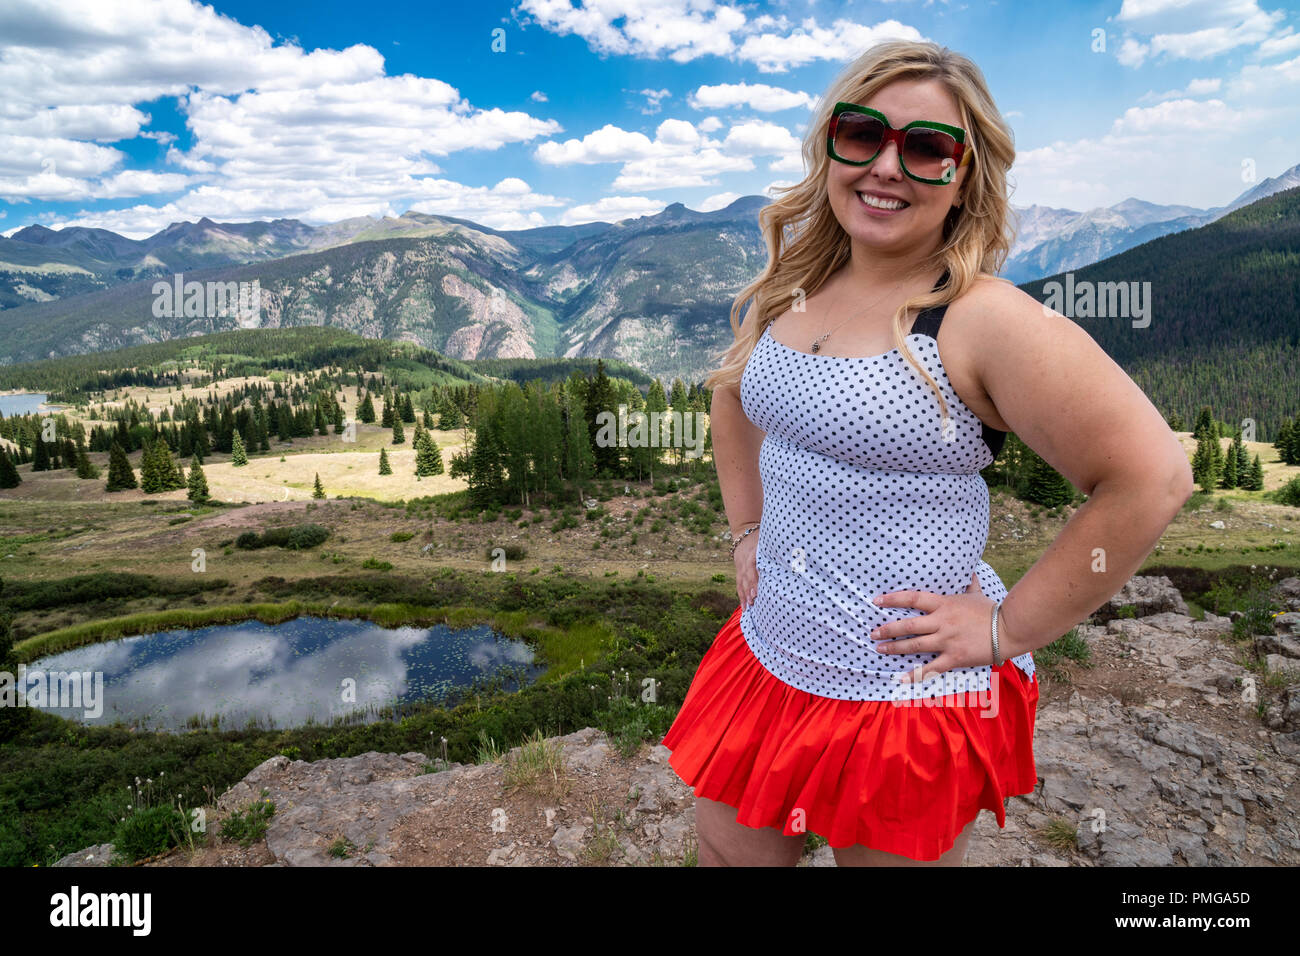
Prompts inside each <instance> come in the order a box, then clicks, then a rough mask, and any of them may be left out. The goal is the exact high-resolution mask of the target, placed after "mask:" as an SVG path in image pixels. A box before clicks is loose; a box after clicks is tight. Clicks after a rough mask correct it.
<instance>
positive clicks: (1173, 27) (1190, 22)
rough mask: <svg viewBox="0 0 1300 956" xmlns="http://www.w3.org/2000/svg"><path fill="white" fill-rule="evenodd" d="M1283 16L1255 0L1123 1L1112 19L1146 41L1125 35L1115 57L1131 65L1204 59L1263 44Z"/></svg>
mask: <svg viewBox="0 0 1300 956" xmlns="http://www.w3.org/2000/svg"><path fill="white" fill-rule="evenodd" d="M1285 17H1286V14H1285V12H1284V11H1282V10H1274V11H1272V12H1267V11H1264V10H1262V9H1260V7H1259V4H1258V3H1257V0H1124V3H1123V5H1122V6H1121V7H1120V11H1119V13H1118V14H1116V16H1115V19H1116V20H1117V21H1118V22H1120V23H1123V24H1125V26H1126V27H1127V28H1128V29H1129V30H1131V31H1132V32H1134V33H1136V34H1139V35H1142V36H1146V37H1147V38H1148V41H1147V42H1142V41H1138V40H1134V39H1131V38H1130V39H1126V40H1125V41H1124V43H1123V45H1122V46H1121V48H1120V50H1119V51H1118V52H1117V53H1116V59H1118V60H1119V62H1120V63H1122V64H1124V65H1125V66H1132V67H1137V66H1140V65H1141V64H1142V62H1143V60H1145V59H1146V58H1147V57H1148V56H1151V57H1157V56H1161V55H1164V56H1166V57H1168V58H1170V59H1186V60H1204V59H1208V58H1209V57H1214V56H1218V55H1220V54H1222V53H1227V52H1228V51H1230V50H1235V49H1237V48H1238V47H1241V46H1257V45H1260V44H1263V43H1266V42H1267V41H1268V40H1269V38H1270V37H1271V36H1272V35H1273V33H1274V30H1275V28H1276V27H1277V25H1278V24H1279V23H1280V22H1281V21H1282V20H1283V19H1285ZM1284 32H1289V30H1287V31H1284ZM1279 36H1280V35H1279Z"/></svg>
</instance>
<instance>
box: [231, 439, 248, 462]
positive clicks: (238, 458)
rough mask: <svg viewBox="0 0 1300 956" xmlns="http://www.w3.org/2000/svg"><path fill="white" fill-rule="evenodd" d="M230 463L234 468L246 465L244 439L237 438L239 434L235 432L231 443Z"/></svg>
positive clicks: (246, 455)
mask: <svg viewBox="0 0 1300 956" xmlns="http://www.w3.org/2000/svg"><path fill="white" fill-rule="evenodd" d="M231 446H232V447H231V449H230V463H231V464H232V465H234V466H235V467H236V468H239V467H240V466H241V465H247V464H248V452H246V451H245V450H244V439H242V438H240V437H239V432H235V437H234V438H233V439H232V441H231Z"/></svg>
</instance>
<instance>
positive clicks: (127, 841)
mask: <svg viewBox="0 0 1300 956" xmlns="http://www.w3.org/2000/svg"><path fill="white" fill-rule="evenodd" d="M186 828H187V824H186V821H185V815H184V814H182V813H181V812H180V811H179V810H177V809H176V808H175V807H171V806H157V807H149V808H148V809H145V810H139V811H137V812H135V813H132V814H131V815H130V816H128V817H127V818H126V819H125V820H123V821H122V822H121V823H120V824H118V827H117V833H116V834H114V836H113V849H114V851H115V852H116V853H119V854H121V855H122V856H124V857H126V859H128V860H132V861H134V860H139V859H143V858H144V857H147V856H154V855H155V854H158V853H162V852H163V851H164V850H170V849H171V848H172V847H174V846H179V845H180V842H181V838H182V835H183V834H184V833H185V831H186Z"/></svg>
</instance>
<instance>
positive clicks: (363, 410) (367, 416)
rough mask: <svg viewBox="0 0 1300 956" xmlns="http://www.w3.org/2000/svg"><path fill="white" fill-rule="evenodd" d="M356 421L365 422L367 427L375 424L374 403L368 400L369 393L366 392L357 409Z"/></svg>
mask: <svg viewBox="0 0 1300 956" xmlns="http://www.w3.org/2000/svg"><path fill="white" fill-rule="evenodd" d="M357 421H360V422H365V423H366V424H367V425H373V424H374V423H375V403H374V402H372V401H371V400H370V393H369V392H366V397H365V398H364V399H363V400H362V402H361V405H360V406H359V407H358V408H357Z"/></svg>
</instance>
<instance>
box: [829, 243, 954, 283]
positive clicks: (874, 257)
mask: <svg viewBox="0 0 1300 956" xmlns="http://www.w3.org/2000/svg"><path fill="white" fill-rule="evenodd" d="M936 248H937V242H933V241H931V242H925V243H922V244H919V245H916V246H910V247H908V248H905V249H891V250H880V249H871V248H868V247H866V246H863V245H862V244H861V243H859V242H858V241H857V240H854V241H853V245H852V250H851V252H850V255H849V261H848V263H847V264H846V265H845V268H844V272H845V278H846V279H848V281H849V282H850V283H851V284H852V285H853V286H855V287H857V288H882V287H885V286H891V285H899V284H900V283H903V284H905V285H908V286H911V285H920V284H922V282H928V284H927V285H926V290H927V291H928V290H929V288H930V286H932V285H934V282H935V280H937V279H938V278H939V274H940V272H941V271H942V269H941V268H930V267H927V266H926V265H925V261H926V259H927V258H929V256H930V255H931V254H932V253H933V252H934V250H935V249H936Z"/></svg>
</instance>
